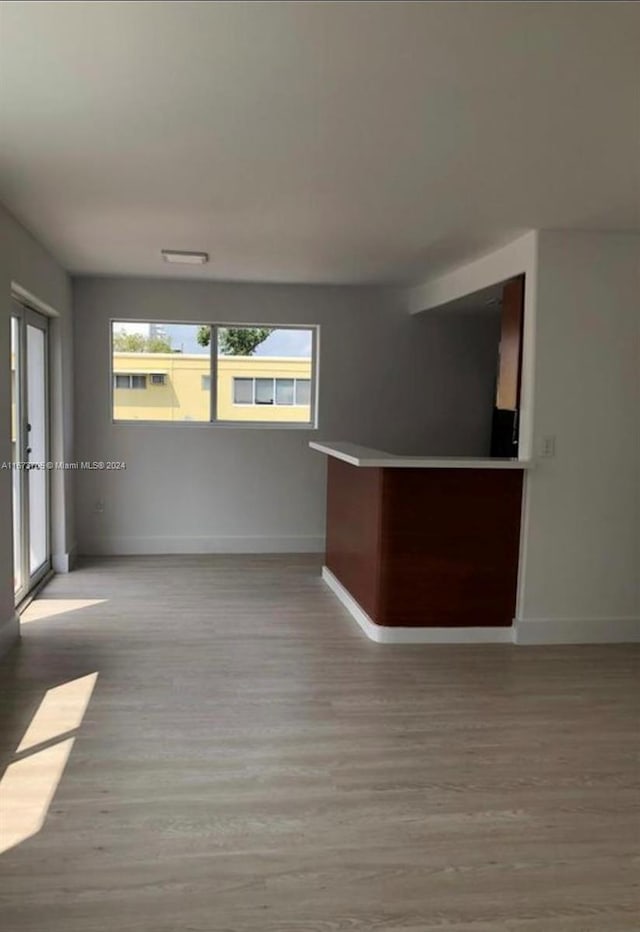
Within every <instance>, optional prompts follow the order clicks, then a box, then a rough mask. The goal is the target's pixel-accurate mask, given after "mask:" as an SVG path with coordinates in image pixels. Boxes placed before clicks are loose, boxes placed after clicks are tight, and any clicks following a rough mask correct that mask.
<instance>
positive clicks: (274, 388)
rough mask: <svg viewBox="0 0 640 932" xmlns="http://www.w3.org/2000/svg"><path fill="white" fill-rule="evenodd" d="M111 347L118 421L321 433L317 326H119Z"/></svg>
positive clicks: (124, 323)
mask: <svg viewBox="0 0 640 932" xmlns="http://www.w3.org/2000/svg"><path fill="white" fill-rule="evenodd" d="M111 341H112V352H111V358H112V374H113V393H112V405H113V407H112V412H113V418H114V420H115V421H137V420H139V421H182V422H185V421H196V422H209V423H219V424H245V425H247V426H251V425H265V426H280V427H282V426H301V427H313V426H314V423H315V406H316V396H317V373H316V367H317V346H318V328H317V327H315V326H306V327H288V326H286V327H277V326H266V327H264V326H258V325H250V324H239V325H235V324H234V325H231V324H215V323H202V324H197V323H191V324H179V323H167V322H162V323H158V322H153V321H144V322H131V321H113V322H112V327H111ZM147 387H148V388H149V389H153V390H150V391H147V392H139V393H135V394H134V393H133V392H131V391H123V389H128V390H131V389H145V388H147Z"/></svg>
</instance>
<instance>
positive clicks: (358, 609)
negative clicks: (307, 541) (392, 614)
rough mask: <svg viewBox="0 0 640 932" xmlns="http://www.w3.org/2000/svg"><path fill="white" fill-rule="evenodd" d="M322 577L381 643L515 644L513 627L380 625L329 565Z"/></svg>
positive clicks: (366, 630)
mask: <svg viewBox="0 0 640 932" xmlns="http://www.w3.org/2000/svg"><path fill="white" fill-rule="evenodd" d="M322 578H323V579H324V581H325V582H326V584H327V585H328V586H329V588H330V589H331V591H332V592H333V593H334V594H335V595H336V596H337V597H338V598H339V599H340V601H341V602H342V604H343V605H344V607H345V608H346V609H347V611H348V612H349V613H350V614H351V615H352V616H353V617H354V618H355V620H356V621H357V622H358V624H359V625H360V627H361V628H362V630H363V631H364V633H365V634H366V635H367V637H368V638H370V639H371V640H372V641H376V642H377V643H378V644H504V643H507V644H509V643H511V640H512V631H513V629H512V628H498V627H494V628H480V627H478V628H399V627H398V628H395V627H394V628H391V627H388V626H386V625H377V624H376V623H375V622H374V621H372V620H371V618H370V617H369V615H367V613H366V612H365V611H364V609H363V608H362V606H361V605H360V604H359V603H358V602H356V600H355V599H354V598H353V596H352V595H351V593H350V592H349V591H348V590H347V589H345V587H344V586H343V585H342V583H341V582H340V580H339V579H337V577H336V576H334V574H333V573H332V572H331V570H330V569H329V568H328V567H326V566H323V567H322Z"/></svg>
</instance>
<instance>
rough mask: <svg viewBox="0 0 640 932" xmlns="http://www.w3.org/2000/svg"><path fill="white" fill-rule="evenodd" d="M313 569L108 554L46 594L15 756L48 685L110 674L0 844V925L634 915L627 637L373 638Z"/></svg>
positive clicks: (55, 930)
mask: <svg viewBox="0 0 640 932" xmlns="http://www.w3.org/2000/svg"><path fill="white" fill-rule="evenodd" d="M319 570H320V561H319V559H317V558H315V557H281V556H277V557H217V556H214V557H210V556H206V557H143V558H115V559H104V560H99V561H98V560H96V561H92V562H88V563H85V564H84V565H83V566H82V567H81V569H79V571H77V572H75V573H73V574H71V575H70V576H67V577H58V578H56V579H55V580H54V582H53V583H52V584H51V585H50V586H49V587H48V588H47V589H46V590H45V591H44V593H43V595H42V599H41V600H40V601H39V602H35V603H34V604H33V605H32V606H31V608H30V609H29V610H28V611H27V618H28V619H29V618H30V619H31V620H29V621H28V622H27V623H26V624H25V625H24V627H23V641H22V644H21V645H20V647H19V648H17V649H16V650H14V651H13V652H12V653H11V655H9V657H8V658H7V659H5V661H4V662H3V663H2V665H1V666H0V742H1V743H0V755H1V758H0V763H2V769H4V767H6V766H7V765H9V764H10V763H11V761H12V760H13V759H14V754H15V751H16V749H17V747H18V745H19V744H20V742H21V739H22V738H23V735H24V733H25V731H26V729H27V726H28V725H29V723H30V722H31V721H32V718H33V716H34V713H35V712H36V710H37V709H38V707H39V705H40V703H41V701H42V700H43V697H44V696H45V694H47V690H52V689H54V687H56V686H59V685H61V684H64V683H67V682H69V681H73V680H78V679H79V678H83V677H88V676H89V675H90V674H93V673H97V674H98V677H97V680H96V684H95V690H94V692H93V695H92V697H91V699H90V702H89V705H88V708H87V711H86V714H85V715H84V719H83V721H82V723H81V725H80V727H79V729H78V731H77V738H76V742H75V745H74V747H73V749H72V751H71V754H70V757H69V760H68V763H67V766H66V769H65V770H64V774H63V776H62V779H61V782H60V784H59V786H58V788H57V791H56V793H55V796H54V798H53V800H52V802H51V805H50V808H49V811H48V816H47V818H46V822H45V824H44V827H43V828H42V830H41V831H40V832H38V833H37V834H35V835H34V836H33V837H31V838H30V839H28V840H26V841H24V842H23V843H21V844H19V845H17V846H14V847H12V848H11V849H10V850H8V851H6V853H5V854H3V855H2V856H1V857H0V925H2V928H3V930H7V932H27V930H28V932H98V930H99V932H134V930H135V932H187V930H188V932H436V930H437V932H502V930H509V932H511V930H513V932H515V930H518V932H629V930H637V929H638V928H639V927H640V921H639V917H638V913H637V912H636V910H637V909H638V905H639V900H638V894H637V888H636V887H635V883H636V881H637V880H638V859H637V855H638V849H639V847H640V845H639V835H640V822H639V817H638V805H639V802H640V797H639V793H638V786H637V783H638V775H639V774H638V764H637V751H638V723H639V717H638V714H639V708H638V678H637V673H638V658H639V655H638V652H637V649H634V648H632V647H627V646H611V647H596V646H592V647H550V648H515V647H511V646H506V645H496V646H471V647H448V646H424V647H415V646H411V647H409V646H407V647H405V646H403V647H399V646H383V645H375V644H373V643H371V642H369V641H367V640H366V639H365V638H364V637H363V635H362V634H361V633H360V631H359V629H358V628H357V627H356V625H355V623H354V622H353V621H352V620H351V619H350V618H349V617H348V616H347V614H346V613H345V611H344V610H343V609H342V608H341V607H340V605H339V604H338V603H337V602H336V600H335V598H334V597H333V596H332V595H331V594H330V593H329V592H328V591H327V590H326V589H325V588H324V586H323V584H322V583H321V581H320V579H319ZM65 600H69V601H68V602H66V601H65ZM98 600H103V601H98ZM93 602H95V604H85V603H93ZM83 606H84V607H83ZM55 609H57V610H58V612H57V614H52V613H51V612H52V611H53V610H55ZM40 616H42V617H40ZM67 711H68V709H67ZM65 715H66V713H65ZM62 719H64V721H62ZM62 719H61V724H60V728H61V729H63V730H65V731H66V732H68V731H69V720H68V718H65V716H64V715H63V716H62ZM40 721H41V723H42V719H41V720H40ZM45 724H46V723H45ZM53 724H54V728H53V730H54V731H55V722H54V723H53ZM37 740H43V736H42V735H40V737H39V738H37ZM52 740H54V741H55V739H54V738H53V736H52ZM25 792H27V787H26V785H25ZM0 832H1V827H0ZM634 857H635V860H634Z"/></svg>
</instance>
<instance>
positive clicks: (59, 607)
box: [20, 599, 108, 625]
mask: <svg viewBox="0 0 640 932" xmlns="http://www.w3.org/2000/svg"><path fill="white" fill-rule="evenodd" d="M107 601H108V599H34V601H33V602H32V603H31V604H30V605H29V606H27V608H26V609H25V610H24V612H22V614H21V615H20V623H21V624H23V625H24V624H28V623H29V622H30V621H40V620H41V619H42V618H53V616H54V615H64V614H66V612H75V611H77V610H78V609H80V608H91V607H92V606H93V605H103V604H104V603H105V602H107Z"/></svg>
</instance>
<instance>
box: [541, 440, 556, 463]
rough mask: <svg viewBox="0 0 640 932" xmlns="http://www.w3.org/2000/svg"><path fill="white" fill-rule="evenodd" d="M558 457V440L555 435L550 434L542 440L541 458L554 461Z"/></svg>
mask: <svg viewBox="0 0 640 932" xmlns="http://www.w3.org/2000/svg"><path fill="white" fill-rule="evenodd" d="M555 455H556V438H555V435H554V434H548V435H547V436H546V437H543V438H542V443H541V444H540V456H542V457H544V459H552V458H553V457H554V456H555Z"/></svg>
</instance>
